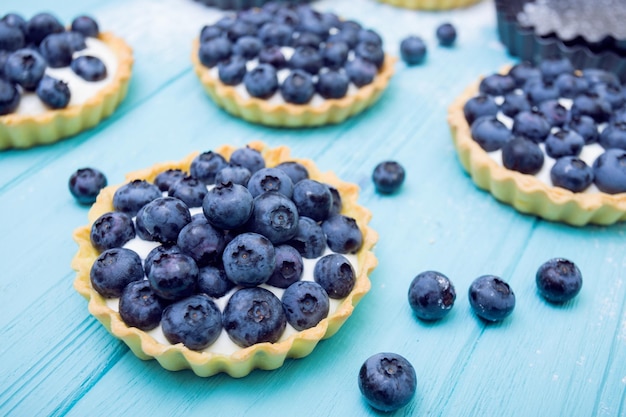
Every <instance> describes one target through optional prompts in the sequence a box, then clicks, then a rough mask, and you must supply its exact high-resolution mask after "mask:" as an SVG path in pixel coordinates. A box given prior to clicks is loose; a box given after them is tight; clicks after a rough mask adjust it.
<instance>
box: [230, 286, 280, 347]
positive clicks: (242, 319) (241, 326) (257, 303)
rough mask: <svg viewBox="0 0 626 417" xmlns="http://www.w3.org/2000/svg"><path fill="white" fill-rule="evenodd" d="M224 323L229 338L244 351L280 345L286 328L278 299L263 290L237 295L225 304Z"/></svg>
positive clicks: (250, 289) (248, 289)
mask: <svg viewBox="0 0 626 417" xmlns="http://www.w3.org/2000/svg"><path fill="white" fill-rule="evenodd" d="M222 320H223V323H224V329H225V330H226V333H228V337H230V339H231V340H232V341H233V342H235V343H236V344H237V345H238V346H240V347H243V348H245V347H248V346H252V345H255V344H257V343H264V342H270V343H274V342H277V341H278V339H280V336H281V335H282V334H283V332H284V331H285V327H286V326H287V319H286V317H285V312H284V310H283V305H282V303H281V302H280V300H279V299H278V297H276V296H275V295H274V294H272V293H271V292H270V291H268V290H266V289H264V288H260V287H253V288H242V289H240V290H238V291H237V292H235V293H234V294H233V295H232V297H230V299H229V300H228V303H227V304H226V308H225V309H224V314H223V317H222Z"/></svg>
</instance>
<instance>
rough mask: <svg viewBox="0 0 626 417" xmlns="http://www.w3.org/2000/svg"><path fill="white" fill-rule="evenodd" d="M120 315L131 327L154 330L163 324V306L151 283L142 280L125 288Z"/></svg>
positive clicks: (121, 299)
mask: <svg viewBox="0 0 626 417" xmlns="http://www.w3.org/2000/svg"><path fill="white" fill-rule="evenodd" d="M119 313H120V317H122V320H124V323H126V325H127V326H129V327H136V328H138V329H141V330H152V329H154V328H155V327H157V326H158V325H159V323H160V322H161V314H162V313H163V306H162V305H161V300H159V297H157V295H156V294H155V293H154V291H153V290H152V287H150V282H148V280H145V279H142V280H139V281H133V282H131V283H130V284H128V285H127V286H126V287H124V290H123V291H122V295H121V296H120V301H119Z"/></svg>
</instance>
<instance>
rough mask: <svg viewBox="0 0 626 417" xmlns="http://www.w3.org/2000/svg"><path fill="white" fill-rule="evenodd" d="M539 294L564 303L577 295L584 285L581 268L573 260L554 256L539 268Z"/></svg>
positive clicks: (547, 298) (550, 300) (552, 300)
mask: <svg viewBox="0 0 626 417" xmlns="http://www.w3.org/2000/svg"><path fill="white" fill-rule="evenodd" d="M535 281H536V283H537V289H538V290H539V294H540V295H541V296H542V297H543V298H544V299H546V300H547V301H549V302H551V303H564V302H566V301H569V300H571V299H572V298H574V297H576V295H577V294H578V293H579V292H580V289H581V288H582V285H583V277H582V274H581V273H580V270H579V269H578V267H577V266H576V264H574V263H573V262H572V261H569V260H567V259H563V258H554V259H550V260H549V261H547V262H545V263H544V264H543V265H541V266H540V267H539V269H538V270H537V274H536V277H535Z"/></svg>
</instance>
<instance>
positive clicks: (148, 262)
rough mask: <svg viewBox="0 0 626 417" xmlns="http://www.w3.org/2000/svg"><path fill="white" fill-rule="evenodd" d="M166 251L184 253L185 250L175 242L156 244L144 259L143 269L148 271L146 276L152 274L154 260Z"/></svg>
mask: <svg viewBox="0 0 626 417" xmlns="http://www.w3.org/2000/svg"><path fill="white" fill-rule="evenodd" d="M164 253H170V254H181V253H183V250H182V249H181V248H179V247H178V246H176V244H174V243H164V244H162V245H158V246H156V247H155V248H154V249H152V250H151V251H150V252H148V255H146V259H144V261H143V270H144V272H145V273H146V276H148V275H150V268H152V264H153V263H154V260H155V259H157V258H158V257H159V256H161V255H162V254H164Z"/></svg>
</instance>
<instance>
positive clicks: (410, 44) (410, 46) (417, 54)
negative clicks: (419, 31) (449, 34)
mask: <svg viewBox="0 0 626 417" xmlns="http://www.w3.org/2000/svg"><path fill="white" fill-rule="evenodd" d="M426 52H427V48H426V43H424V40H423V39H422V38H420V37H419V36H414V35H411V36H408V37H406V38H404V39H402V41H401V42H400V57H401V58H402V60H403V61H404V62H405V63H406V64H407V65H418V64H421V63H422V62H424V59H425V58H426Z"/></svg>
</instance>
